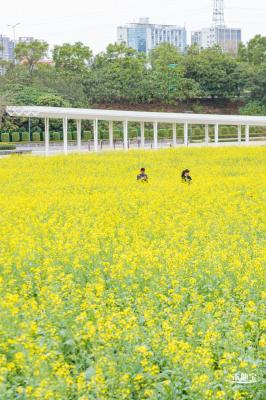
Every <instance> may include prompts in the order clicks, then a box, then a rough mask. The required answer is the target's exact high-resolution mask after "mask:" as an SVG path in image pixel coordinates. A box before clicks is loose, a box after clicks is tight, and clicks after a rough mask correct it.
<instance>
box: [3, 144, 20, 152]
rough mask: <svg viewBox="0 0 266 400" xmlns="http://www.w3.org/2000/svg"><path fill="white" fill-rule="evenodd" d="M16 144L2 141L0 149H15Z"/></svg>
mask: <svg viewBox="0 0 266 400" xmlns="http://www.w3.org/2000/svg"><path fill="white" fill-rule="evenodd" d="M15 149H16V146H15V145H14V144H9V143H0V151H1V150H15Z"/></svg>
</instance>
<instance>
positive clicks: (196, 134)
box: [193, 127, 203, 139]
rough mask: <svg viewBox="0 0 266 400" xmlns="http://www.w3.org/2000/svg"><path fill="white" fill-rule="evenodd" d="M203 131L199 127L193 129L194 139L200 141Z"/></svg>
mask: <svg viewBox="0 0 266 400" xmlns="http://www.w3.org/2000/svg"><path fill="white" fill-rule="evenodd" d="M202 133H203V132H202V129H201V128H199V127H196V128H194V129H193V138H194V139H200V138H201V137H202Z"/></svg>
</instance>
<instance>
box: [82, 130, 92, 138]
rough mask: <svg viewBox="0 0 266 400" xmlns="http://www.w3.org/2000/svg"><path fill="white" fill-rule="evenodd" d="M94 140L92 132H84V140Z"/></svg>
mask: <svg viewBox="0 0 266 400" xmlns="http://www.w3.org/2000/svg"><path fill="white" fill-rule="evenodd" d="M91 138H92V134H91V132H90V131H84V132H83V139H84V140H90V139H91Z"/></svg>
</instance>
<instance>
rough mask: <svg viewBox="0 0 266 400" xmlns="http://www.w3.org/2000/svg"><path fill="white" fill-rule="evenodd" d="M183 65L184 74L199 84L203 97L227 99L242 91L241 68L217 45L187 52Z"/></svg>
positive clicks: (238, 94)
mask: <svg viewBox="0 0 266 400" xmlns="http://www.w3.org/2000/svg"><path fill="white" fill-rule="evenodd" d="M184 65H185V76H186V77H187V78H190V79H194V80H195V81H196V82H197V83H198V84H199V85H200V89H201V91H202V92H203V94H204V96H205V97H212V98H219V99H226V98H227V99H228V98H235V97H237V96H240V94H241V93H242V89H243V87H244V80H243V76H242V73H243V70H242V69H241V68H240V67H239V63H238V62H237V60H236V59H234V58H233V57H232V56H230V55H229V54H224V53H223V52H222V50H221V49H220V48H219V47H217V46H214V47H212V48H208V49H203V50H201V52H200V53H199V54H195V53H192V54H191V53H190V54H188V55H187V56H186V57H185V59H184Z"/></svg>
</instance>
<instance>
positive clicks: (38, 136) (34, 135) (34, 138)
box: [32, 132, 41, 142]
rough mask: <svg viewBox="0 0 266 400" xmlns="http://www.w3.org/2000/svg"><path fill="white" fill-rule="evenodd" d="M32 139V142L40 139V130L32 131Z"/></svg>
mask: <svg viewBox="0 0 266 400" xmlns="http://www.w3.org/2000/svg"><path fill="white" fill-rule="evenodd" d="M32 140H33V142H39V141H40V140H41V135H40V132H33V134H32Z"/></svg>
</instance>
